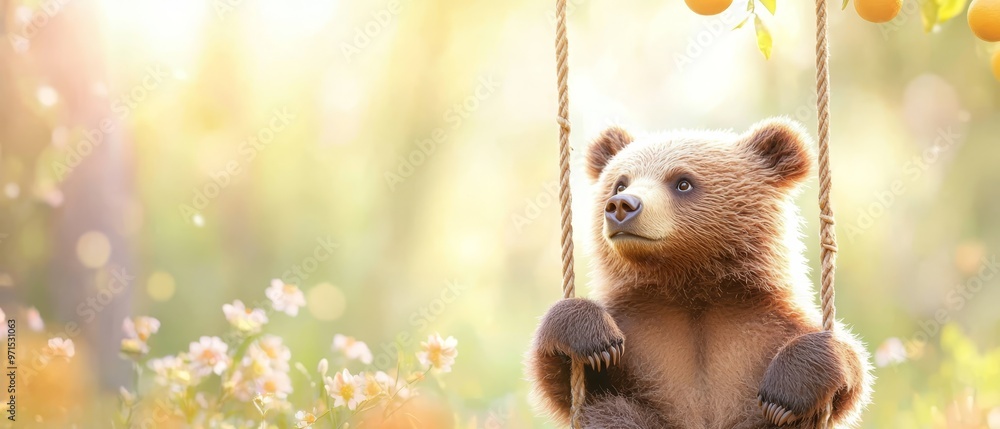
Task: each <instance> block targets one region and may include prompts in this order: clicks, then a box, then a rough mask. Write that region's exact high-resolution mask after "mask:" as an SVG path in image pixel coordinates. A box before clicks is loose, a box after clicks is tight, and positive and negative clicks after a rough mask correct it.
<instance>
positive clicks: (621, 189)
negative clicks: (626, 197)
mask: <svg viewBox="0 0 1000 429" xmlns="http://www.w3.org/2000/svg"><path fill="white" fill-rule="evenodd" d="M622 192H625V184H623V183H619V184H618V187H616V188H615V194H616V195H617V194H620V193H622Z"/></svg>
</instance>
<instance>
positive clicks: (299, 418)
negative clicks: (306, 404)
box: [295, 411, 316, 429]
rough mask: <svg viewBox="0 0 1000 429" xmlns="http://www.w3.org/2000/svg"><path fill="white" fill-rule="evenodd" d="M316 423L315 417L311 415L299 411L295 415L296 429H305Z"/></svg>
mask: <svg viewBox="0 0 1000 429" xmlns="http://www.w3.org/2000/svg"><path fill="white" fill-rule="evenodd" d="M314 423H316V416H315V415H313V413H307V412H305V411H299V412H297V413H295V427H296V428H298V429H303V428H307V427H309V426H312V425H313V424H314Z"/></svg>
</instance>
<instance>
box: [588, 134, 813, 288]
mask: <svg viewBox="0 0 1000 429" xmlns="http://www.w3.org/2000/svg"><path fill="white" fill-rule="evenodd" d="M812 161H813V155H812V152H811V150H810V146H809V140H808V137H807V136H806V133H805V132H804V130H803V129H802V127H801V126H800V125H798V124H797V123H795V122H792V121H789V120H785V119H770V120H766V121H763V122H761V123H758V124H757V125H755V126H753V127H752V128H751V129H750V130H749V131H747V132H746V133H743V134H739V135H737V134H733V133H726V132H706V131H679V132H671V133H665V134H654V135H650V136H647V137H643V138H639V139H634V138H633V137H632V136H631V135H630V134H629V133H627V132H626V131H624V130H623V129H621V128H618V127H612V128H609V129H607V130H605V131H604V132H603V133H602V134H601V135H600V137H598V138H597V140H596V141H594V142H593V143H592V144H591V145H590V147H589V149H588V152H587V169H588V173H589V175H590V177H591V179H592V180H594V181H595V184H594V187H595V188H594V198H595V201H594V212H593V215H594V216H595V219H594V220H595V222H594V240H595V247H596V248H595V250H596V252H597V257H598V263H599V266H600V268H604V270H603V271H605V273H604V274H605V275H611V276H614V275H615V273H618V275H619V276H620V277H630V278H632V281H634V282H640V283H641V282H643V279H644V278H648V277H650V276H652V278H651V279H650V281H651V282H659V281H660V280H661V279H659V278H658V277H660V276H663V275H674V276H678V275H680V276H682V277H683V278H684V279H685V281H690V280H691V279H695V278H708V279H712V280H724V279H735V280H739V279H740V278H746V279H747V280H748V281H751V282H753V281H766V280H767V279H761V280H754V276H755V275H756V276H759V275H760V274H761V273H765V274H766V273H767V272H772V273H773V272H788V271H789V267H787V266H781V265H787V264H788V263H789V260H788V259H789V258H790V257H792V255H790V253H794V251H793V252H790V250H797V249H791V247H790V246H789V244H788V243H787V241H788V240H787V238H788V235H790V234H791V235H793V236H794V234H795V233H797V231H796V230H797V215H796V214H795V210H794V206H793V205H792V204H791V202H790V200H791V195H792V194H793V193H794V192H795V190H796V189H797V188H798V185H799V184H800V183H801V182H802V181H803V180H804V179H805V178H806V176H807V175H808V174H809V171H810V166H811V165H812ZM789 233H790V234H789ZM609 271H610V272H609Z"/></svg>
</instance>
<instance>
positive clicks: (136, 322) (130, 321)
mask: <svg viewBox="0 0 1000 429" xmlns="http://www.w3.org/2000/svg"><path fill="white" fill-rule="evenodd" d="M159 330H160V321H159V320H156V319H155V318H152V317H147V316H140V317H136V318H131V317H128V318H125V320H123V321H122V332H124V333H125V337H126V338H134V339H137V340H139V341H142V342H146V341H149V337H151V336H152V335H153V334H155V333H156V332H157V331H159Z"/></svg>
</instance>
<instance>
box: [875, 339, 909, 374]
mask: <svg viewBox="0 0 1000 429" xmlns="http://www.w3.org/2000/svg"><path fill="white" fill-rule="evenodd" d="M903 362H906V347H905V346H903V342H902V341H900V340H899V338H896V337H889V338H887V339H886V340H885V341H884V342H883V343H882V345H880V346H878V350H875V365H877V366H878V367H880V368H882V367H886V366H892V365H896V364H899V363H903Z"/></svg>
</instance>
